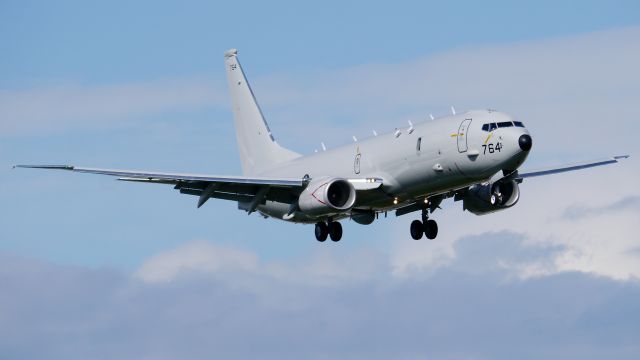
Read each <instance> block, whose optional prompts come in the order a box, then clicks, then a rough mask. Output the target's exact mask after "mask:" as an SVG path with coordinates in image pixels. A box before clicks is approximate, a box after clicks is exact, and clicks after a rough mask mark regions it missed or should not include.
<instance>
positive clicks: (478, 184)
mask: <svg viewBox="0 0 640 360" xmlns="http://www.w3.org/2000/svg"><path fill="white" fill-rule="evenodd" d="M224 57H225V66H226V72H227V77H228V82H229V90H230V92H231V100H232V106H233V113H234V118H235V126H236V135H237V141H238V149H239V152H240V160H241V162H242V171H243V173H244V174H243V176H217V175H199V174H177V173H163V172H155V171H129V170H111V169H97V168H86V167H78V166H70V165H17V167H28V168H42V169H60V170H70V171H75V172H81V173H92V174H102V175H111V176H117V177H119V180H124V181H135V182H143V183H158V184H169V185H173V186H174V188H175V189H177V190H179V191H180V193H182V194H188V195H195V196H197V197H198V203H197V205H198V207H200V206H202V205H203V204H204V203H205V202H206V201H207V200H208V199H210V198H215V199H224V200H231V201H236V202H237V203H238V208H239V209H241V210H244V211H246V212H248V213H253V212H255V211H257V212H259V213H260V214H262V215H263V216H265V217H273V218H276V219H280V220H284V221H290V222H296V223H309V224H315V236H316V239H317V240H318V241H325V240H326V239H327V237H330V238H331V240H333V241H339V240H340V239H341V238H342V225H341V224H340V222H339V221H340V220H343V219H351V220H353V221H355V222H356V223H358V224H362V225H368V224H371V223H372V222H373V221H375V220H376V219H377V218H378V214H380V213H385V215H386V213H387V212H389V211H395V214H396V215H397V216H400V215H405V214H409V213H413V212H420V213H421V216H420V219H416V220H414V221H413V222H412V223H411V226H410V234H411V237H412V238H413V239H416V240H418V239H421V238H422V237H423V236H424V237H426V238H428V239H434V238H435V237H436V235H437V234H438V225H437V223H436V222H435V220H433V219H432V218H431V217H432V213H433V212H434V211H435V210H436V209H438V208H439V205H440V203H441V202H442V201H443V200H445V199H447V198H453V199H454V200H455V201H462V204H463V208H464V209H465V210H468V211H470V212H472V213H474V214H476V215H484V214H489V213H492V212H495V211H499V210H504V209H507V208H509V207H512V206H514V205H515V204H516V203H517V202H518V199H519V198H520V188H519V185H520V184H521V183H522V181H523V180H524V179H528V178H532V177H536V176H541V175H549V174H556V173H560V172H565V171H572V170H578V169H584V168H588V167H594V166H599V165H606V164H612V163H616V162H618V160H620V159H622V158H626V157H628V156H626V155H624V156H614V157H610V158H605V159H602V160H598V161H591V162H585V163H580V164H573V165H567V166H562V167H556V168H549V169H544V170H540V171H533V172H520V171H519V170H518V169H519V168H520V166H521V165H522V164H523V163H524V161H525V160H526V159H527V155H528V154H529V151H530V150H531V147H532V145H533V141H532V138H531V135H530V134H529V131H528V130H527V128H526V127H525V126H524V124H523V123H522V122H521V121H519V120H518V119H516V118H513V117H511V116H509V115H507V114H505V113H502V112H499V111H493V110H477V111H469V112H465V113H460V114H453V115H452V116H447V117H443V118H439V119H433V120H431V121H427V122H424V123H421V124H416V125H415V127H414V126H413V125H412V124H411V125H410V127H409V128H406V129H404V128H403V129H402V130H396V131H394V132H391V133H388V134H381V135H379V136H373V137H371V138H369V139H364V140H362V141H355V142H354V143H352V144H349V145H346V146H342V147H338V148H335V149H330V150H326V151H321V152H317V153H314V154H311V155H307V156H303V155H300V154H298V153H296V152H293V151H291V150H288V149H285V148H284V147H282V146H280V145H279V144H278V143H277V142H276V141H275V139H274V137H273V134H272V133H271V131H270V130H269V127H268V126H267V123H266V121H265V119H264V116H263V115H262V112H261V110H260V108H259V107H258V104H257V102H256V99H255V97H254V94H253V92H252V90H251V87H250V86H249V83H248V82H247V79H246V77H245V74H244V72H243V70H242V67H241V66H240V63H239V62H238V56H237V51H236V50H235V49H232V50H229V51H227V52H226V53H225V55H224ZM323 147H324V146H323Z"/></svg>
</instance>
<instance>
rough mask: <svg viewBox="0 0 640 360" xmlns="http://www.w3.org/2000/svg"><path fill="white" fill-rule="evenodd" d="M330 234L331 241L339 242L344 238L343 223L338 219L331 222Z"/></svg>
mask: <svg viewBox="0 0 640 360" xmlns="http://www.w3.org/2000/svg"><path fill="white" fill-rule="evenodd" d="M329 236H330V237H331V241H334V242H338V241H340V239H342V224H340V223H339V222H337V221H332V222H330V223H329Z"/></svg>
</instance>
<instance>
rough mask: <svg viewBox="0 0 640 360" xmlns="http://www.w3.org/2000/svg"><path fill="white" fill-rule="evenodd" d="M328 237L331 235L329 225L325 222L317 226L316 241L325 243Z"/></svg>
mask: <svg viewBox="0 0 640 360" xmlns="http://www.w3.org/2000/svg"><path fill="white" fill-rule="evenodd" d="M327 235H329V228H328V227H327V224H325V223H323V222H319V223H317V224H316V240H318V241H320V242H323V241H325V240H327Z"/></svg>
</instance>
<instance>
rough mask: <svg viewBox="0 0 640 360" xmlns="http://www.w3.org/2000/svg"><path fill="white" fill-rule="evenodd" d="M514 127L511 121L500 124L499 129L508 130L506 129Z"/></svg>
mask: <svg viewBox="0 0 640 360" xmlns="http://www.w3.org/2000/svg"><path fill="white" fill-rule="evenodd" d="M511 126H513V123H512V122H511V121H505V122H499V123H498V127H499V128H506V127H511Z"/></svg>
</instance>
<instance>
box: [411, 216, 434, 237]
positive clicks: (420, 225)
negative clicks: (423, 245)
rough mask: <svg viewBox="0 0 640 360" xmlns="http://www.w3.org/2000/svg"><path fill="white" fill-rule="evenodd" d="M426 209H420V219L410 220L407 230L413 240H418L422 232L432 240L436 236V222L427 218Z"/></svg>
mask: <svg viewBox="0 0 640 360" xmlns="http://www.w3.org/2000/svg"><path fill="white" fill-rule="evenodd" d="M427 211H428V210H427V209H424V210H422V221H420V220H413V221H412V222H411V226H410V227H409V231H410V232H411V237H412V238H413V239H414V240H420V239H421V238H422V235H423V234H424V235H425V236H426V237H427V239H429V240H433V239H435V238H436V236H438V223H437V222H435V220H431V219H429V214H428V212H427Z"/></svg>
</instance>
